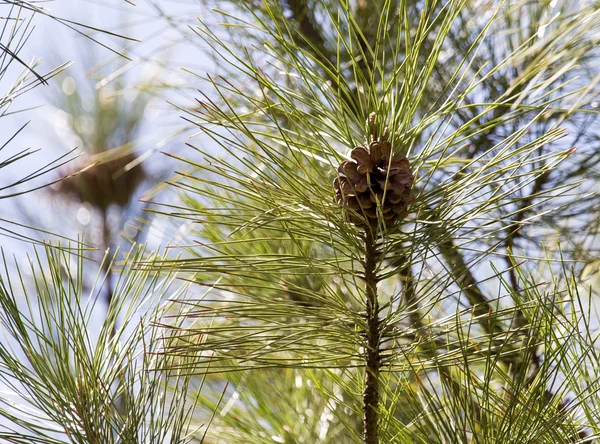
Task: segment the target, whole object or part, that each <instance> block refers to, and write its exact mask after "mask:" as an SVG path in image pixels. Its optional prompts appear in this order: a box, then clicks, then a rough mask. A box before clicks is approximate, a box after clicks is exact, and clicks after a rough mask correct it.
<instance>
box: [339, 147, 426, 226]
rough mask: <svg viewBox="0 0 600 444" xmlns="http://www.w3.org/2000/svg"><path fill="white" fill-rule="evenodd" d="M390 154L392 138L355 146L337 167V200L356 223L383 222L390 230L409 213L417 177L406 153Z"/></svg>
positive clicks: (374, 223)
mask: <svg viewBox="0 0 600 444" xmlns="http://www.w3.org/2000/svg"><path fill="white" fill-rule="evenodd" d="M391 156H392V145H391V143H390V142H389V141H387V140H380V141H374V142H371V143H370V144H369V145H368V146H362V145H361V146H357V147H356V148H354V149H353V150H352V153H351V154H350V157H351V160H346V161H344V162H342V163H341V165H340V166H339V167H338V173H339V174H338V177H336V178H335V180H334V181H333V186H334V188H335V193H336V200H337V202H338V203H339V204H340V205H341V206H342V207H344V208H346V209H347V210H348V215H349V219H350V221H351V222H352V223H354V224H355V225H358V226H369V225H370V226H371V227H375V228H376V227H377V226H378V223H379V221H381V223H382V225H383V226H384V227H385V228H388V229H389V228H390V227H391V226H392V225H394V223H395V222H396V221H398V220H402V219H404V218H405V217H406V216H407V214H408V205H409V204H410V203H411V202H412V201H413V197H412V193H411V187H412V185H413V182H414V176H413V174H412V171H411V169H410V162H409V161H408V159H407V158H406V156H403V155H401V154H398V155H396V156H394V157H391Z"/></svg>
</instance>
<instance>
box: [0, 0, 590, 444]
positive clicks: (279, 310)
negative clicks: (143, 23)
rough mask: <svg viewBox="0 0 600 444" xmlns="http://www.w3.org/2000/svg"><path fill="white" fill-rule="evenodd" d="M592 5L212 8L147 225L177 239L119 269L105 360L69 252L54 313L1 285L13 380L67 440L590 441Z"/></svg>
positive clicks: (39, 429) (10, 437)
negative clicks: (155, 223) (168, 228)
mask: <svg viewBox="0 0 600 444" xmlns="http://www.w3.org/2000/svg"><path fill="white" fill-rule="evenodd" d="M157 6H159V5H157ZM599 9H600V5H599V4H596V2H588V3H579V2H569V1H563V2H546V1H521V0H514V1H513V0H510V1H506V2H496V1H492V0H490V1H466V0H448V1H446V2H442V1H436V0H433V1H423V2H421V1H417V2H405V1H399V2H391V1H387V0H372V1H365V0H357V1H355V2H346V1H341V2H338V1H328V0H318V1H317V0H260V1H259V0H252V1H230V2H219V8H218V9H216V10H214V11H213V12H212V13H211V14H213V15H212V16H209V17H205V18H204V21H201V22H199V24H197V25H196V26H194V28H193V31H194V32H195V36H194V37H190V39H196V40H195V41H197V42H198V44H199V45H201V46H203V47H205V48H206V47H208V48H209V49H210V50H211V51H212V53H213V54H215V57H216V59H217V61H218V66H219V75H204V73H193V74H194V75H195V81H196V82H197V88H198V89H199V91H200V92H198V96H197V97H196V98H197V101H196V102H195V103H194V104H193V105H190V106H185V105H181V106H179V107H178V108H177V110H176V112H179V113H181V114H184V115H185V118H186V119H187V121H188V123H189V124H191V125H193V126H195V127H196V129H197V134H196V135H195V137H194V138H192V139H191V140H190V141H189V151H188V155H177V156H176V155H173V154H171V156H172V157H174V158H176V159H177V160H178V161H180V162H181V168H180V169H179V172H178V173H177V176H176V177H175V178H174V179H172V180H170V181H169V185H170V189H171V191H172V194H171V195H163V196H162V197H161V198H160V200H159V199H157V200H156V202H155V205H156V206H155V208H159V209H158V210H156V211H155V212H156V213H157V214H158V215H159V216H161V217H164V218H165V219H166V220H168V221H170V222H172V223H174V224H178V223H180V224H182V225H184V224H185V226H186V227H187V231H186V232H187V235H186V237H185V239H183V240H180V241H179V243H173V244H172V245H170V247H171V248H169V251H170V252H171V253H170V254H168V255H157V254H150V253H148V252H145V251H144V250H143V249H140V250H135V249H134V250H133V251H134V252H133V253H132V254H131V258H130V259H128V260H127V261H125V264H124V266H123V271H122V274H121V279H122V281H121V282H122V283H121V284H117V286H116V288H117V290H116V291H115V294H114V297H113V303H112V304H111V307H112V309H113V310H114V311H113V312H112V313H114V315H113V316H109V317H108V319H107V321H106V323H105V324H104V326H103V330H102V331H108V330H104V329H106V328H108V327H106V326H108V325H110V323H111V322H114V320H115V319H116V317H117V316H121V317H125V321H124V322H123V324H122V327H121V328H120V329H119V330H118V332H117V334H116V335H115V336H114V337H112V336H111V335H108V334H106V333H104V334H102V333H101V334H100V339H99V340H98V341H97V344H96V345H95V346H88V342H89V339H88V333H87V331H86V328H87V326H88V325H90V320H89V319H90V318H89V313H90V312H89V311H87V310H86V309H84V308H81V309H80V308H79V307H80V306H81V302H77V301H82V300H83V299H82V296H83V295H81V294H80V293H81V292H78V291H77V289H78V288H80V286H79V285H78V282H79V280H78V279H77V276H79V273H81V271H80V270H81V268H83V266H84V264H83V263H82V262H80V264H79V265H78V266H75V265H71V266H69V265H67V264H68V262H69V261H67V260H65V259H64V258H65V257H68V256H69V255H72V254H76V252H79V255H80V256H81V255H82V253H81V252H82V249H81V247H80V248H79V249H75V251H69V250H68V249H67V250H65V249H62V250H58V252H57V250H56V249H53V248H51V247H48V249H47V259H45V260H46V261H47V263H48V267H49V268H50V270H54V272H53V273H50V274H49V277H46V279H45V280H44V281H43V282H45V283H46V284H45V285H44V286H43V288H46V290H43V288H42V290H43V291H37V298H38V299H39V300H40V304H41V307H43V310H41V311H40V313H51V314H52V315H51V316H47V317H44V316H40V315H38V314H36V313H33V312H30V311H31V309H29V308H19V305H18V303H17V300H18V299H17V289H16V288H15V285H14V284H11V279H9V277H8V276H3V277H2V281H1V282H2V286H0V304H2V324H3V325H4V326H8V328H9V329H10V330H9V331H10V332H11V334H12V336H13V337H14V338H15V339H16V341H17V342H18V343H19V344H21V347H22V350H23V356H25V358H26V359H27V360H28V362H29V364H30V367H31V368H32V370H29V368H28V369H27V370H25V368H24V367H23V366H22V365H21V363H20V361H19V360H18V359H16V358H15V354H13V353H11V351H10V350H9V349H8V347H6V346H0V359H1V362H2V364H3V366H2V369H3V372H2V375H3V376H4V377H5V379H8V380H10V378H17V380H18V381H19V383H20V384H22V385H23V386H24V387H25V388H26V389H27V390H28V391H29V393H34V394H35V395H36V396H35V397H34V398H27V397H26V396H22V399H21V402H23V403H27V402H29V403H31V402H32V399H33V400H34V405H35V406H36V408H37V409H38V412H41V413H38V415H39V417H40V418H41V417H43V418H44V421H46V422H45V423H44V424H49V423H53V424H57V425H59V427H61V429H60V433H62V435H61V436H60V438H57V439H58V440H59V441H58V442H82V443H83V442H194V440H195V441H204V442H214V443H236V442H239V443H254V442H255V443H272V442H281V443H301V442H305V443H317V442H319V443H347V442H348V443H350V442H363V443H365V444H375V443H396V442H398V443H413V442H415V443H417V442H423V443H432V442H433V443H437V442H440V443H446V442H453V443H454V442H460V443H462V442H490V443H491V442H493V443H504V442H518V443H521V442H523V443H526V442H527V443H545V442H547V443H563V442H564V443H572V442H594V440H596V439H597V436H598V426H597V424H598V423H599V421H598V413H597V412H598V409H597V408H596V405H597V404H598V402H600V396H599V395H598V382H597V381H598V380H599V376H600V375H599V374H598V365H597V362H598V358H597V356H596V336H597V335H596V333H595V328H596V327H595V325H596V323H597V315H596V314H595V311H594V309H593V303H594V296H595V293H594V289H593V286H590V283H592V284H593V283H594V275H595V274H596V272H597V261H596V258H595V247H594V245H595V242H594V241H595V238H596V228H595V227H596V226H597V221H598V220H599V217H598V211H597V208H598V205H596V203H597V196H596V194H595V193H594V187H595V183H596V180H597V177H596V172H595V168H594V166H593V165H594V163H595V158H596V156H597V155H598V154H597V153H598V152H599V151H598V150H597V149H596V147H597V145H598V140H597V137H596V135H595V130H594V127H593V125H592V124H593V122H595V120H596V118H597V115H598V113H597V111H596V108H597V102H596V100H597V97H596V95H597V94H596V90H597V82H598V79H599V77H598V76H597V75H596V73H595V69H594V68H595V61H596V60H597V54H596V47H597V46H598V40H599V39H600V33H599V32H598V31H599V27H600V11H599ZM214 23H222V24H224V26H222V27H218V28H217V27H215V26H214ZM169 24H170V25H171V26H177V21H175V20H173V19H172V18H169ZM238 42H242V43H243V45H240V44H238ZM575 145H577V150H575V148H574V147H575ZM199 157H200V158H201V160H198V158H199ZM584 181H585V182H584ZM175 247H179V248H175ZM65 255H66V256H65ZM61 258H62V259H61ZM42 264H43V260H40V262H39V265H37V266H34V268H35V269H36V273H35V274H36V275H38V276H41V275H43V273H41V269H43V268H44V267H45V266H44V265H42ZM63 264H64V265H63ZM64 270H66V271H64ZM174 276H179V277H181V278H182V279H183V282H184V283H185V285H184V287H183V289H181V290H174V289H171V287H170V286H168V285H165V286H163V285H162V284H161V285H158V282H161V283H162V282H170V279H173V278H174ZM162 279H165V280H164V281H163V280H162ZM14 280H15V279H12V281H14ZM22 286H23V288H24V289H26V287H27V285H26V284H23V285H22ZM71 289H72V290H71ZM119 289H120V290H119ZM24 291H25V290H24ZM144 291H148V292H149V293H148V294H149V296H148V298H149V299H151V300H152V301H154V305H152V304H151V306H152V307H155V308H154V309H148V312H147V314H146V315H145V316H143V317H142V321H141V323H140V328H139V329H136V328H134V327H133V324H134V323H135V319H136V317H135V316H134V315H133V308H136V307H141V306H142V305H143V304H142V301H143V300H145V298H144V297H143V296H142V294H144ZM30 299H31V300H33V299H34V298H33V296H31V297H29V298H28V299H27V300H30ZM165 299H166V300H168V301H169V303H170V304H172V305H169V304H167V305H160V301H163V300H165ZM73 300H75V301H76V302H75V307H77V309H76V310H69V309H68V307H70V306H72V304H73ZM90 300H93V298H92V299H90ZM86 316H87V317H86ZM82 326H83V327H82ZM74 327H77V328H74ZM128 328H130V329H133V330H134V331H135V332H134V333H132V334H131V336H127V334H128V333H127V332H129V331H130V330H128ZM66 331H68V332H69V335H66V336H65V335H63V334H61V332H66ZM126 337H129V338H130V339H126ZM65 338H67V339H68V340H66V339H65ZM68 344H74V345H73V348H70V347H68V346H67V345H68ZM136 347H137V348H136ZM94 350H99V351H96V352H94ZM128 350H138V351H139V354H138V355H132V354H130V353H128ZM90 353H91V354H92V355H90ZM91 356H94V359H92V358H91ZM59 358H60V359H59ZM70 360H72V361H73V362H75V365H74V367H73V366H68V365H63V366H61V365H59V363H60V362H63V361H64V362H70ZM88 361H90V362H91V363H90V364H88V363H87V362H88ZM48 362H51V363H53V365H52V366H50V367H51V368H49V366H48ZM84 363H86V365H84ZM136 365H140V366H141V367H136ZM53 368H58V369H59V370H60V371H54V370H52V369H53ZM137 368H142V369H143V371H141V372H140V373H139V374H138V375H144V376H136V371H137V370H136V369H137ZM89 369H92V370H93V371H89ZM123 375H125V376H123ZM146 375H147V376H146ZM146 377H147V378H148V379H145V378H146ZM82 378H83V379H82ZM82 381H84V382H82ZM171 381H175V382H174V383H173V384H170V382H171ZM161 384H162V385H161ZM167 387H168V388H169V390H170V391H168V392H167ZM101 388H105V390H101ZM200 389H201V391H200ZM14 392H15V394H19V392H20V390H19V389H17V388H15V390H14ZM21 393H22V391H21ZM159 393H160V394H159ZM166 393H169V394H168V395H167V394H166ZM124 394H127V396H125V395H124ZM38 399H39V401H38ZM56 399H64V400H65V401H64V403H62V404H60V405H56V404H54V403H53V400H54V402H56V401H55V400H56ZM123 399H125V400H127V402H125V403H123ZM186 399H187V400H188V401H187V402H190V404H189V405H190V406H191V405H195V404H194V403H197V405H196V406H195V407H194V408H192V407H188V404H186V403H185V402H184V400H186ZM5 404H6V403H5ZM123 404H125V405H123ZM146 406H149V407H148V408H149V409H146ZM107 412H110V414H109V413H107ZM21 413H27V410H25V409H24V408H23V409H22V410H21ZM0 414H1V415H3V416H4V417H5V418H7V419H8V420H10V421H12V422H13V423H14V424H15V425H19V426H21V427H25V428H26V429H28V433H29V435H27V434H23V433H22V432H20V431H19V432H16V431H14V432H11V434H5V435H0V436H2V437H3V438H4V439H6V440H7V441H8V442H24V441H23V440H24V439H30V440H31V439H33V438H31V436H36V438H35V439H37V440H38V441H37V442H56V441H52V440H51V438H50V432H48V431H47V429H46V428H45V427H46V426H45V425H39V424H38V423H37V422H33V421H25V420H23V419H22V418H21V416H19V415H17V414H15V413H13V412H12V411H11V410H9V409H8V408H3V409H0ZM44 415H45V416H44ZM69 421H72V422H73V421H74V422H75V423H76V426H73V427H72V428H68V424H70V422H69ZM148 424H150V425H148ZM201 425H202V427H200V429H199V430H198V431H194V427H199V426H201ZM124 431H127V433H125V432H124ZM154 433H157V434H154ZM158 433H161V434H158ZM150 436H152V438H150ZM24 437H29V438H24Z"/></svg>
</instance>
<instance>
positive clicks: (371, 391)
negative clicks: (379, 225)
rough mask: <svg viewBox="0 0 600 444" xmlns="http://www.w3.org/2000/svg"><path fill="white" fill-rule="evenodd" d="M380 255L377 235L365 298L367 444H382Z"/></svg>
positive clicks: (369, 246)
mask: <svg viewBox="0 0 600 444" xmlns="http://www.w3.org/2000/svg"><path fill="white" fill-rule="evenodd" d="M378 261H379V253H378V251H377V248H376V242H375V238H374V235H373V234H372V233H370V232H367V233H366V239H365V260H364V264H363V265H364V270H365V284H366V285H365V294H366V303H367V332H366V333H367V347H366V356H365V361H366V362H365V364H366V365H365V389H364V392H363V427H364V444H379V430H378V426H379V387H378V386H379V369H380V363H381V350H380V334H379V333H380V332H379V330H380V321H379V302H378V301H377V283H378V280H377V273H376V269H377V263H378Z"/></svg>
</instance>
